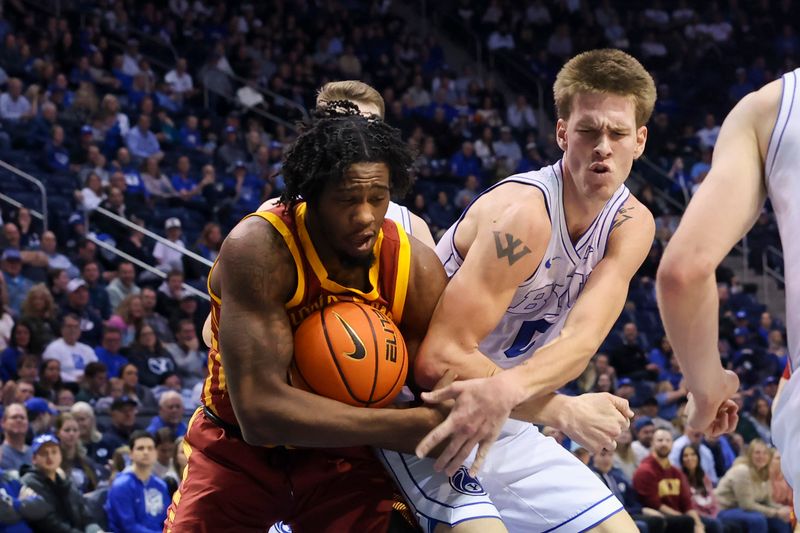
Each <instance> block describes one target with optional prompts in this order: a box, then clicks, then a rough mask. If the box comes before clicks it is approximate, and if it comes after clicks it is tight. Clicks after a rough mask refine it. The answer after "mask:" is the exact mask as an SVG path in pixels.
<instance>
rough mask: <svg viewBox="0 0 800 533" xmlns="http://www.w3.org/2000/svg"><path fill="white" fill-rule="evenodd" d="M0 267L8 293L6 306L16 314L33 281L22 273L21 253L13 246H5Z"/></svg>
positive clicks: (0, 259) (0, 258)
mask: <svg viewBox="0 0 800 533" xmlns="http://www.w3.org/2000/svg"><path fill="white" fill-rule="evenodd" d="M0 268H1V269H2V271H3V278H4V279H5V282H6V291H7V293H8V307H9V308H10V309H11V311H13V313H14V315H16V316H18V315H19V313H20V308H21V307H22V300H24V299H25V295H26V294H27V293H28V291H29V290H30V288H31V287H33V281H31V280H29V279H28V278H26V277H24V276H23V275H22V254H21V253H20V251H19V250H17V249H15V248H6V249H5V250H3V255H2V256H0Z"/></svg>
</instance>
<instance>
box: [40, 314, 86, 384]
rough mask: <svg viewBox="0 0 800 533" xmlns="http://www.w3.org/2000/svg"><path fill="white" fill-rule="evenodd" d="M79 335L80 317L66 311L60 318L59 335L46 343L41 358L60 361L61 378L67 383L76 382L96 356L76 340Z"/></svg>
mask: <svg viewBox="0 0 800 533" xmlns="http://www.w3.org/2000/svg"><path fill="white" fill-rule="evenodd" d="M80 335H81V319H80V318H79V317H78V316H77V315H75V314H73V313H67V314H65V315H64V318H62V319H61V337H60V338H58V339H56V340H54V341H53V342H51V343H50V344H48V345H47V348H45V350H44V354H42V358H43V359H45V360H47V359H57V360H58V361H59V363H61V380H62V381H64V382H67V383H78V382H79V381H80V380H81V378H82V377H83V371H84V369H85V368H86V365H88V364H89V363H91V362H94V361H97V356H96V355H95V353H94V350H92V348H91V347H89V346H88V345H87V344H84V343H82V342H79V341H78V338H79V337H80Z"/></svg>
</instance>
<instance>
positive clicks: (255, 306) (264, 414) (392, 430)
mask: <svg viewBox="0 0 800 533" xmlns="http://www.w3.org/2000/svg"><path fill="white" fill-rule="evenodd" d="M296 276H297V274H296V271H295V266H294V264H293V262H292V260H291V257H290V253H289V251H288V249H287V248H286V246H285V244H284V243H283V240H282V238H281V237H280V235H278V233H277V232H276V231H275V230H274V229H273V228H272V227H271V226H270V225H269V224H268V223H266V222H265V221H263V220H261V219H259V218H255V217H254V218H251V219H247V220H245V221H244V222H242V223H240V224H239V225H238V226H237V227H236V228H234V230H233V231H232V232H231V234H230V235H229V237H228V238H227V239H226V240H225V243H224V244H223V247H222V250H221V252H220V259H219V262H218V265H217V268H216V269H215V270H214V273H213V274H212V280H211V284H212V288H213V289H214V290H216V291H217V294H220V295H221V296H222V299H223V302H224V303H223V305H222V307H221V316H220V348H221V350H220V351H221V353H222V358H223V365H224V368H225V371H226V378H227V383H228V389H229V391H230V395H231V403H232V405H233V409H234V412H235V413H236V418H237V420H238V422H239V424H240V426H241V429H242V434H243V436H244V438H245V440H246V441H247V442H248V443H250V444H254V445H267V444H273V445H276V444H283V445H293V446H309V447H340V446H357V445H373V446H380V447H384V448H389V449H396V450H400V451H405V450H409V449H411V448H412V447H413V444H414V443H415V442H416V441H417V440H418V438H420V437H421V436H422V435H424V434H425V431H426V430H427V429H429V428H431V427H433V426H434V425H435V423H436V421H437V419H440V418H441V417H440V415H438V414H437V413H435V412H434V411H431V410H429V409H426V408H416V409H405V410H400V409H363V408H357V407H351V406H348V405H345V404H343V403H340V402H337V401H334V400H330V399H327V398H324V397H322V396H318V395H315V394H311V393H308V392H305V391H301V390H299V389H296V388H294V387H292V386H290V385H289V384H288V383H287V380H286V375H287V370H288V368H289V364H290V361H291V358H292V354H293V336H292V330H291V327H290V325H289V320H288V317H287V315H286V312H285V311H284V303H285V302H286V301H287V299H288V298H290V297H291V294H290V293H291V292H293V290H294V287H295V286H296ZM415 437H416V438H415Z"/></svg>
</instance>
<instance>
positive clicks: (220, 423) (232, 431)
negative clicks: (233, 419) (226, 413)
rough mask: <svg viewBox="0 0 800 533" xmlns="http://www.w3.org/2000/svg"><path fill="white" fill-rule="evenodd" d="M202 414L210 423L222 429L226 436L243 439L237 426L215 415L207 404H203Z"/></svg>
mask: <svg viewBox="0 0 800 533" xmlns="http://www.w3.org/2000/svg"><path fill="white" fill-rule="evenodd" d="M203 414H204V415H205V417H206V418H207V419H208V420H209V421H210V422H211V423H212V424H214V425H215V426H217V427H218V428H220V429H224V430H225V433H226V435H227V436H228V437H234V438H237V439H239V440H241V441H243V440H244V437H243V436H242V430H241V428H240V427H239V426H237V425H235V424H229V423H228V422H225V421H224V420H223V419H222V418H220V417H219V416H217V415H216V414H215V413H214V411H212V410H211V409H209V408H208V406H206V405H204V406H203Z"/></svg>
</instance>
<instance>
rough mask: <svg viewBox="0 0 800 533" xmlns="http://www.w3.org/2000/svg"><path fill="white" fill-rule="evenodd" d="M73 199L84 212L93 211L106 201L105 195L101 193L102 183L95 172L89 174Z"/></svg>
mask: <svg viewBox="0 0 800 533" xmlns="http://www.w3.org/2000/svg"><path fill="white" fill-rule="evenodd" d="M75 197H76V199H77V200H78V201H79V202H80V205H81V207H83V209H84V210H85V211H93V210H94V209H95V208H97V206H99V205H100V204H101V203H103V200H105V199H106V194H105V193H104V192H103V182H102V180H101V179H100V176H99V175H98V174H97V173H96V172H89V175H88V176H86V181H85V183H84V186H83V189H81V190H80V192H78V193H76V194H75Z"/></svg>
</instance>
